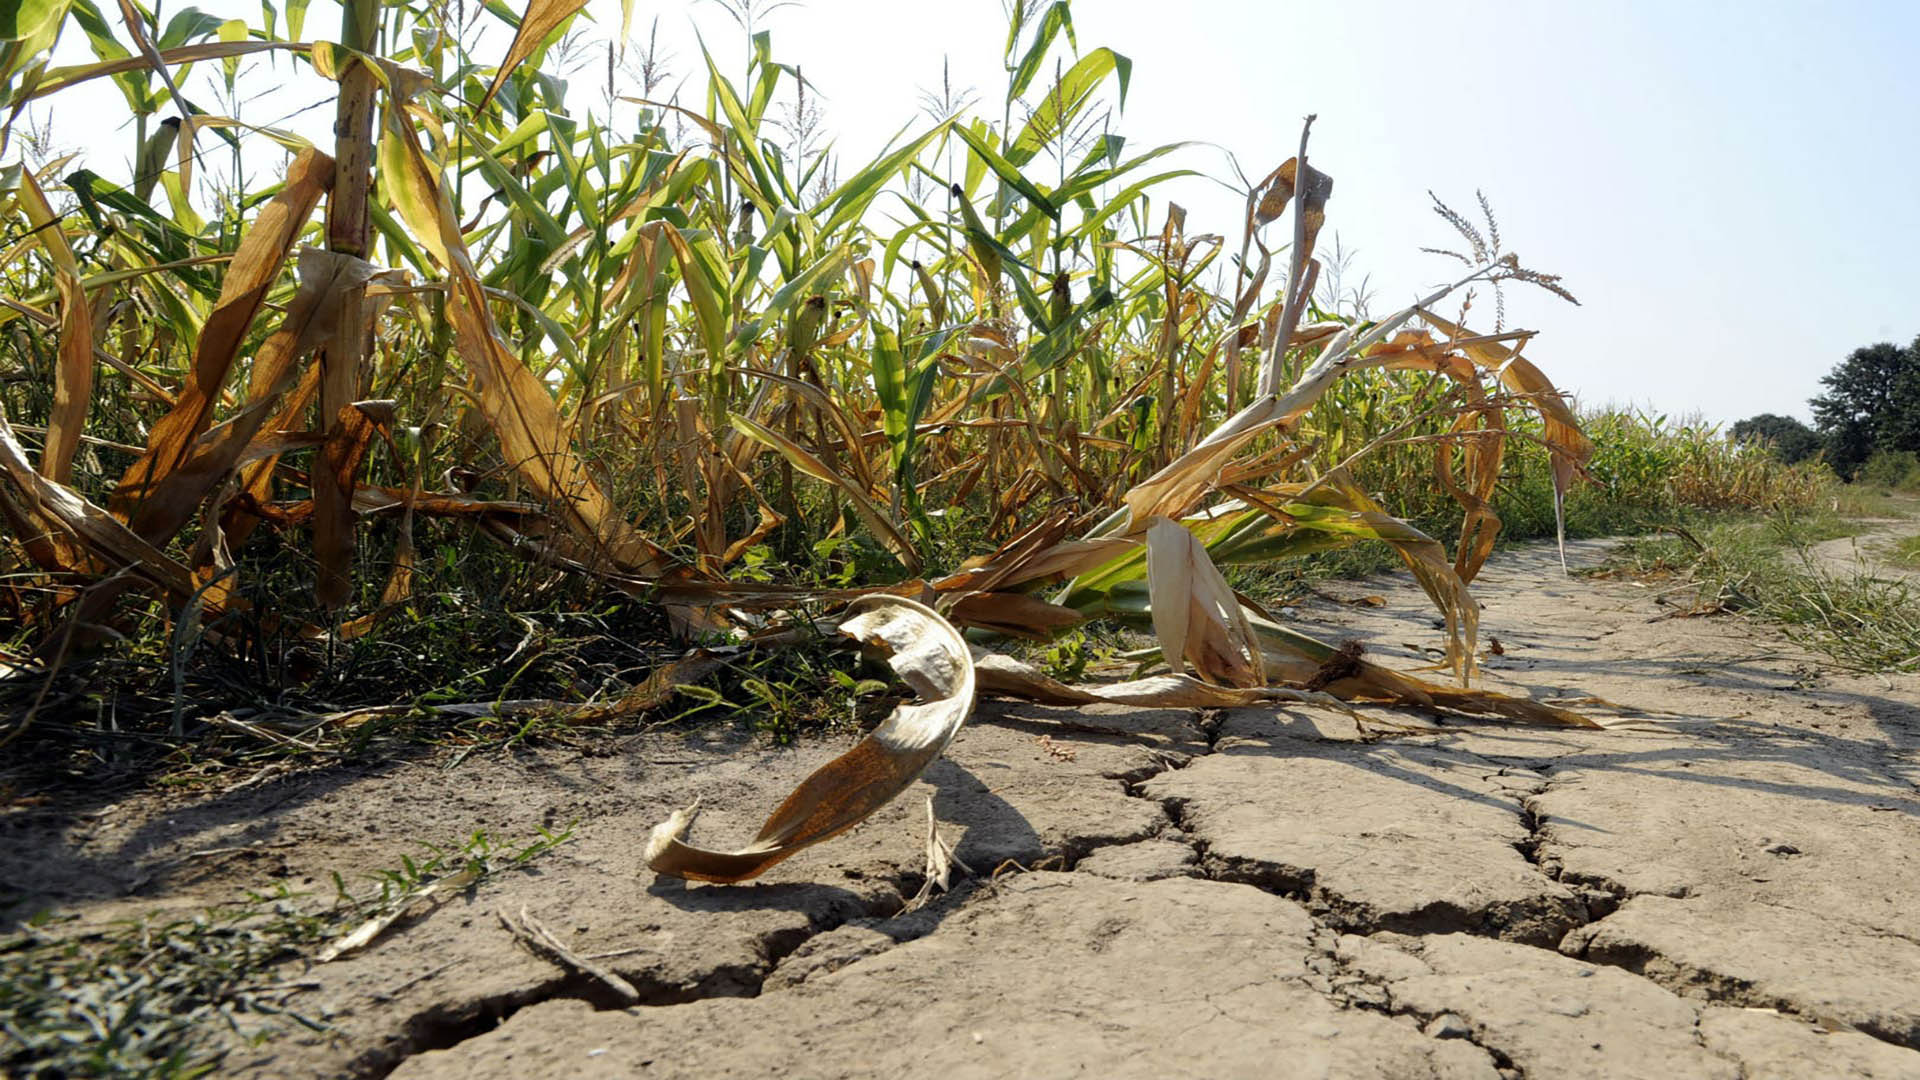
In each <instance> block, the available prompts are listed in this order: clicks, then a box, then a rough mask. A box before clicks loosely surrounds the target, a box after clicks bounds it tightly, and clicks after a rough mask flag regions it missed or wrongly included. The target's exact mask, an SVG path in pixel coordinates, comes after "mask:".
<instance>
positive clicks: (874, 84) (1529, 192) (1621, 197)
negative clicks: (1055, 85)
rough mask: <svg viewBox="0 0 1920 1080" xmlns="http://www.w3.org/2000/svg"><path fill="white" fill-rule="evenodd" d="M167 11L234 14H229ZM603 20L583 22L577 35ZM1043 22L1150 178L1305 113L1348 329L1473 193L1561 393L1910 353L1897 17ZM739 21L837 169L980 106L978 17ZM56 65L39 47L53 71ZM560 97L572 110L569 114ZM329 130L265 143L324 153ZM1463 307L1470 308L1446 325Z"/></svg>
mask: <svg viewBox="0 0 1920 1080" xmlns="http://www.w3.org/2000/svg"><path fill="white" fill-rule="evenodd" d="M509 2H511V3H513V4H514V5H515V6H518V4H519V0H509ZM198 6H199V7H201V8H202V9H203V10H206V11H209V12H213V13H217V14H220V15H222V16H239V17H244V18H248V19H250V20H253V21H256V22H257V20H258V12H259V10H260V9H259V6H258V3H257V2H255V0H246V2H227V0H200V3H199V4H198ZM762 6H763V7H764V6H765V0H762ZM619 11H620V8H619V3H618V0H591V2H590V4H589V7H588V13H589V14H590V15H591V16H593V17H594V18H595V19H596V21H597V22H598V24H599V27H600V28H601V29H600V30H599V31H596V32H597V33H604V34H612V33H615V32H616V31H617V28H618V26H619V20H620V15H619ZM336 12H337V9H335V8H332V7H331V5H330V4H328V3H327V2H325V0H316V2H315V3H314V4H313V5H312V7H311V8H310V10H309V12H308V15H307V26H306V36H307V37H309V38H322V37H329V36H332V32H333V30H334V29H335V27H336V26H337V20H338V15H337V14H336ZM656 17H657V19H658V27H659V31H658V33H659V43H660V47H661V51H662V52H664V53H666V54H667V68H668V70H669V72H671V73H672V75H673V78H672V80H671V81H670V82H669V83H668V86H670V87H671V86H680V87H682V92H683V93H684V94H685V95H686V96H687V98H688V99H690V100H694V101H697V100H698V99H699V96H700V86H701V82H700V80H699V78H698V77H697V73H698V72H699V71H700V70H701V62H700V54H699V46H698V44H697V39H696V37H695V34H696V32H697V33H698V34H699V35H700V37H702V38H704V40H705V41H706V42H707V44H708V47H709V48H711V49H712V50H713V52H714V53H715V55H716V58H718V59H719V60H720V61H721V63H722V66H723V69H728V68H729V67H731V68H736V69H737V68H738V66H739V63H740V61H741V60H742V59H743V57H744V52H745V50H744V43H743V36H742V34H741V31H740V30H739V28H738V27H737V26H736V24H735V23H734V21H733V19H732V18H731V17H730V16H729V14H728V13H727V11H726V10H724V9H723V8H722V7H721V6H720V5H719V4H718V3H715V2H713V0H697V2H684V0H672V2H667V3H657V4H648V3H647V2H646V0H636V3H635V16H634V31H635V36H636V37H639V38H642V39H644V37H645V35H646V33H647V30H648V28H649V26H650V25H652V23H653V20H654V19H655V18H656ZM1073 19H1074V25H1075V30H1076V32H1077V35H1078V42H1079V46H1080V48H1081V49H1082V50H1083V51H1084V50H1088V49H1092V48H1095V47H1097V46H1101V45H1104V46H1107V47H1109V48H1111V49H1113V50H1115V51H1116V52H1119V53H1121V54H1123V55H1125V56H1127V57H1129V58H1130V59H1131V60H1132V61H1133V71H1132V81H1131V85H1130V88H1129V93H1128V97H1127V101H1126V108H1125V111H1124V113H1122V114H1121V115H1120V116H1119V117H1118V118H1117V119H1116V122H1115V124H1114V127H1115V129H1116V130H1118V131H1120V132H1122V133H1123V134H1126V135H1127V136H1128V139H1129V144H1128V145H1129V149H1130V150H1138V149H1143V148H1145V147H1148V146H1152V145H1158V144H1161V143H1170V142H1186V143H1192V144H1195V145H1193V146H1191V147H1190V148H1188V149H1186V150H1183V151H1181V152H1180V154H1179V156H1178V157H1177V158H1175V159H1174V160H1175V161H1177V162H1178V163H1179V164H1182V165H1184V166H1186V167H1188V168H1193V169H1196V170H1200V171H1202V172H1204V173H1208V174H1210V175H1212V176H1216V177H1220V178H1223V179H1226V180H1228V181H1232V180H1233V179H1234V171H1233V168H1232V165H1231V164H1230V159H1229V154H1230V155H1232V158H1233V159H1237V161H1238V163H1239V166H1240V169H1241V170H1243V171H1244V172H1245V173H1246V174H1247V175H1249V176H1252V177H1256V178H1257V177H1259V176H1262V175H1264V174H1265V173H1266V172H1267V171H1269V170H1270V169H1272V168H1273V167H1274V166H1275V165H1277V164H1279V163H1280V162H1281V161H1283V160H1285V159H1286V158H1287V157H1289V156H1291V155H1292V153H1293V152H1294V148H1295V146H1296V145H1297V143H1298V141H1299V135H1300V125H1301V121H1302V119H1303V117H1305V116H1306V115H1307V114H1309V113H1312V114H1316V115H1317V116H1318V120H1317V121H1316V122H1315V124H1314V128H1313V137H1312V142H1311V144H1310V147H1309V152H1308V153H1309V158H1310V159H1311V160H1312V161H1313V163H1314V165H1315V166H1316V167H1317V168H1319V169H1321V170H1322V171H1324V172H1327V173H1329V174H1331V175H1332V177H1333V179H1334V188H1333V196H1332V198H1331V200H1330V201H1329V203H1328V206H1327V224H1326V231H1325V232H1324V233H1323V234H1322V240H1321V244H1322V253H1323V254H1324V253H1325V252H1326V251H1328V250H1329V249H1330V247H1331V241H1332V239H1333V238H1334V237H1335V236H1336V235H1337V237H1338V238H1339V241H1340V243H1341V245H1342V246H1343V247H1344V248H1345V249H1347V250H1349V251H1351V252H1353V253H1354V254H1353V259H1352V263H1351V269H1350V271H1349V281H1356V280H1357V279H1358V278H1359V277H1361V276H1363V275H1365V276H1366V277H1367V278H1368V281H1369V284H1370V286H1371V288H1372V291H1373V294H1374V296H1373V305H1372V310H1373V312H1374V313H1375V314H1380V313H1384V312H1386V311H1389V310H1392V309H1394V308H1397V307H1400V306H1403V305H1404V304H1406V303H1407V302H1410V301H1411V300H1412V299H1413V297H1414V296H1415V294H1416V293H1418V292H1419V291H1421V290H1422V289H1423V288H1425V287H1430V286H1431V285H1433V284H1435V283H1437V282H1439V281H1441V280H1442V279H1444V278H1446V277H1447V276H1448V271H1449V269H1450V267H1452V266H1455V265H1457V264H1453V263H1451V262H1450V261H1447V260H1443V259H1441V258H1439V257H1436V256H1433V255H1429V254H1423V253H1422V252H1421V251H1420V249H1421V248H1422V247H1453V246H1457V245H1456V239H1457V238H1456V237H1455V235H1454V234H1453V232H1452V230H1451V229H1450V228H1448V227H1447V225H1446V224H1445V223H1444V222H1442V221H1441V220H1440V219H1439V218H1438V217H1437V216H1435V215H1434V214H1433V213H1432V211H1431V209H1430V207H1431V201H1430V198H1429V195H1428V192H1429V191H1431V192H1432V193H1434V194H1435V195H1438V196H1439V197H1440V198H1441V199H1443V200H1445V201H1446V202H1448V203H1450V204H1452V205H1454V206H1455V207H1456V208H1459V209H1461V210H1463V211H1464V210H1470V209H1472V208H1473V205H1474V200H1475V192H1476V191H1482V192H1484V193H1485V194H1486V196H1487V198H1488V199H1489V201H1490V202H1491V204H1492V206H1493V208H1494V211H1495V213H1496V214H1497V216H1498V220H1499V225H1500V231H1501V235H1502V237H1503V238H1504V240H1505V242H1506V247H1507V248H1508V250H1511V251H1514V252H1517V253H1518V254H1519V256H1520V258H1521V259H1522V261H1523V262H1524V263H1525V265H1527V266H1529V267H1531V268H1533V269H1538V270H1544V271H1547V272H1551V273H1557V274H1561V275H1564V278H1565V284H1566V285H1567V287H1568V288H1570V289H1571V290H1572V291H1573V293H1574V294H1575V295H1577V296H1578V297H1579V298H1580V301H1581V303H1580V306H1578V307H1575V306H1572V305H1569V304H1567V303H1566V302H1564V301H1562V300H1560V299H1558V298H1556V297H1553V296H1551V295H1549V294H1547V293H1545V292H1542V291H1539V290H1537V289H1533V288H1531V287H1528V286H1522V285H1510V286H1509V287H1508V292H1507V325H1508V327H1509V328H1513V327H1523V328H1526V329H1531V330H1537V331H1539V332H1540V336H1539V338H1538V339H1537V340H1535V341H1534V342H1533V343H1532V344H1531V345H1529V346H1528V350H1527V354H1528V356H1529V357H1530V358H1532V359H1533V360H1534V361H1535V362H1536V363H1538V364H1540V365H1541V366H1542V367H1543V368H1544V369H1545V370H1546V371H1547V373H1548V374H1549V375H1550V376H1551V377H1552V378H1553V379H1554V380H1555V381H1556V382H1557V383H1559V385H1560V386H1561V387H1562V388H1563V389H1566V390H1569V391H1572V392H1573V393H1575V394H1576V395H1577V396H1578V397H1579V398H1580V400H1581V401H1582V402H1583V403H1584V404H1587V405H1603V404H1614V405H1634V406H1639V407H1642V408H1645V409H1648V410H1650V411H1653V412H1656V413H1665V414H1668V415H1670V416H1688V415H1692V414H1699V415H1701V416H1704V417H1705V418H1706V419H1708V420H1711V421H1715V422H1730V421H1732V420H1737V419H1740V418H1742V417H1745V416H1750V415H1753V414H1756V413H1761V412H1777V413H1785V414H1788V415H1794V416H1799V417H1801V418H1803V419H1805V418H1808V417H1809V415H1810V413H1809V410H1808V408H1807V403H1806V402H1807V398H1808V397H1810V396H1811V395H1813V394H1815V393H1817V392H1819V377H1820V376H1821V375H1822V374H1824V373H1825V372H1826V371H1828V370H1829V369H1831V368H1832V367H1833V365H1835V364H1836V363H1838V362H1839V361H1841V360H1842V359H1844V358H1845V356H1846V354H1847V353H1848V352H1850V351H1851V350H1852V349H1854V348H1857V347H1859V346H1862V345H1866V344H1870V343H1873V342H1877V341H1888V340H1891V341H1897V342H1901V343H1905V342H1907V341H1911V340H1913V339H1914V337H1915V336H1916V335H1920V119H1916V118H1920V64H1915V63H1914V62H1913V48H1914V45H1915V43H1916V42H1920V4H1914V3H1911V2H1899V0H1889V2H1883V3H1868V2H1853V3H1816V2H1812V0H1807V2H1800V3H1777V2H1748V3H1718V2H1709V0H1663V2H1644V0H1631V2H1610V3H1605V4H1571V3H1524V4H1523V3H1504V2H1493V0H1482V2H1454V3H1447V4H1434V3H1431V2H1424V0H1343V2H1341V3H1332V4H1314V5H1305V4H1291V3H1273V2H1271V0H1268V2H1249V3H1240V2H1229V0H1186V2H1184V3H1180V4H1168V3H1166V2H1165V0H1155V2H1152V3H1148V2H1144V0H1079V2H1078V3H1076V4H1075V5H1074V9H1073ZM761 27H762V28H764V29H767V30H770V31H771V32H772V35H773V53H774V57H775V59H776V60H781V61H784V62H788V63H796V64H799V65H801V67H802V70H803V71H804V73H805V75H806V77H807V78H808V80H809V81H810V82H811V83H812V84H813V85H814V86H815V87H816V89H817V90H818V91H819V93H820V94H821V96H822V98H823V106H824V110H825V115H824V122H825V126H826V128H827V129H828V130H829V131H830V133H831V134H832V136H833V137H834V138H835V140H836V143H837V149H838V152H840V153H841V154H843V155H844V156H845V157H846V159H847V160H849V161H853V160H864V159H866V158H869V157H872V156H875V155H876V154H877V153H878V151H879V150H880V148H881V147H882V146H883V145H884V144H885V143H886V141H887V140H888V139H889V138H890V137H891V136H893V135H894V134H895V133H896V132H898V131H899V130H900V128H901V127H902V126H904V125H907V124H910V123H915V122H918V123H920V124H923V125H924V123H925V122H926V119H925V117H924V115H922V114H921V113H920V111H919V109H920V103H919V96H920V93H921V92H922V91H925V90H932V89H935V88H936V87H937V86H938V85H939V83H940V79H941V71H942V63H943V60H944V61H946V62H947V63H949V64H950V71H951V76H952V80H953V82H954V83H955V84H957V85H958V86H960V87H971V88H972V89H973V90H974V92H975V93H976V94H977V95H978V99H979V102H980V107H981V109H982V110H983V112H985V113H987V114H988V115H992V116H995V117H998V115H999V109H1000V104H999V103H1000V100H1001V97H1002V89H1003V87H1004V84H1005V78H1006V76H1005V74H1004V72H1003V70H1002V68H1001V50H1002V46H1003V44H1004V38H1005V20H1004V17H1003V15H1002V8H1001V0H945V2H943V3H940V4H937V5H936V4H917V3H904V2H901V0H809V2H807V3H804V4H794V5H787V6H781V7H779V8H777V9H775V10H772V11H770V12H768V13H767V14H766V15H765V17H764V19H763V20H762V22H761ZM75 37H76V38H77V35H75ZM504 40H505V39H504V38H502V39H501V42H502V45H503V46H504ZM82 49H83V43H82V42H78V41H74V42H67V43H63V46H62V59H63V60H81V59H85V54H84V52H83V51H79V50H82ZM730 60H731V64H729V61H730ZM286 70H287V68H286V65H285V63H284V61H283V62H282V65H281V67H280V68H279V71H280V72H282V73H285V72H286ZM590 70H591V69H589V70H588V71H583V72H582V74H581V76H580V80H581V82H583V83H586V84H590V83H591V82H592V81H593V80H594V79H595V78H596V76H595V75H593V74H591V73H590ZM320 92H324V87H323V86H322V87H319V88H317V89H305V88H303V87H302V86H301V85H299V84H298V83H297V82H296V83H294V84H292V85H289V86H287V87H286V88H284V89H282V90H281V91H279V97H277V98H275V99H274V100H273V101H270V102H261V103H255V104H251V105H250V106H249V110H250V111H249V112H248V113H247V115H248V116H249V117H251V118H254V119H257V120H264V119H276V118H278V116H279V115H280V113H281V112H284V111H287V110H284V109H279V104H280V102H281V101H283V100H289V99H299V100H298V101H297V102H296V105H295V106H293V107H297V106H298V104H305V103H307V102H309V101H311V100H312V99H313V98H314V97H315V95H316V94H317V93H320ZM581 93H582V96H581V97H579V98H576V99H574V100H575V101H576V102H578V104H577V105H576V108H583V107H585V105H586V104H587V103H588V101H589V100H598V99H597V97H592V96H590V95H587V94H586V93H585V92H584V91H582V92H581ZM89 95H92V96H89ZM100 95H106V96H100ZM302 95H304V97H302ZM113 101H114V99H113V97H112V96H111V90H110V89H109V88H107V87H105V86H98V87H97V88H83V89H81V90H78V91H75V92H73V93H71V94H70V95H67V96H64V97H61V98H59V99H56V103H55V104H54V106H53V109H52V117H53V119H54V126H55V134H56V140H57V141H60V142H63V143H65V144H68V145H69V146H70V147H72V148H78V149H82V150H85V151H87V152H88V153H90V154H92V155H95V156H98V155H103V154H105V155H112V156H114V157H116V158H118V159H124V158H125V156H126V154H125V151H124V145H125V144H126V141H127V140H126V139H125V137H124V135H123V134H116V133H114V132H111V131H106V130H104V129H100V128H94V127H92V126H90V125H88V124H87V123H85V122H84V121H85V119H86V118H88V117H90V116H95V115H99V113H98V112H96V111H95V110H97V109H101V108H105V109H107V110H108V113H107V115H112V111H111V110H112V104H113ZM329 118H330V117H329V112H328V110H325V109H321V110H313V111H310V112H307V113H304V114H301V115H300V116H297V117H294V118H293V119H291V120H290V121H289V122H288V126H289V127H292V128H294V129H296V130H300V131H302V132H303V133H305V134H308V135H309V136H311V137H315V138H323V137H324V136H325V132H326V130H327V126H328V120H329ZM109 148H111V149H109ZM122 167H124V166H122ZM96 168H98V166H96ZM99 171H101V172H102V173H103V174H108V175H112V172H111V171H110V170H108V169H105V168H101V169H99ZM1158 197H1159V198H1161V199H1171V200H1172V201H1175V202H1178V203H1180V204H1181V205H1182V206H1184V207H1186V208H1187V211H1188V219H1187V221H1188V230H1189V232H1191V233H1198V232H1218V233H1223V234H1226V235H1227V236H1228V238H1229V247H1231V248H1232V249H1234V250H1237V248H1238V238H1239V227H1240V217H1241V214H1242V201H1241V196H1240V195H1238V194H1236V193H1234V192H1233V191H1232V190H1229V188H1227V187H1226V186H1223V185H1222V184H1220V183H1218V182H1216V181H1213V180H1207V179H1201V178H1184V179H1181V180H1176V181H1173V182H1171V183H1169V184H1168V185H1167V186H1166V187H1164V188H1162V189H1160V191H1159V192H1158ZM1282 242H1284V238H1282V237H1279V236H1276V237H1275V238H1274V243H1275V245H1277V244H1279V243H1282ZM1491 308H1492V304H1491V297H1486V296H1483V297H1482V298H1481V299H1480V300H1479V301H1478V302H1477V303H1476V307H1475V312H1476V318H1475V320H1474V321H1475V323H1476V328H1480V324H1484V323H1487V322H1490V320H1491Z"/></svg>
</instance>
